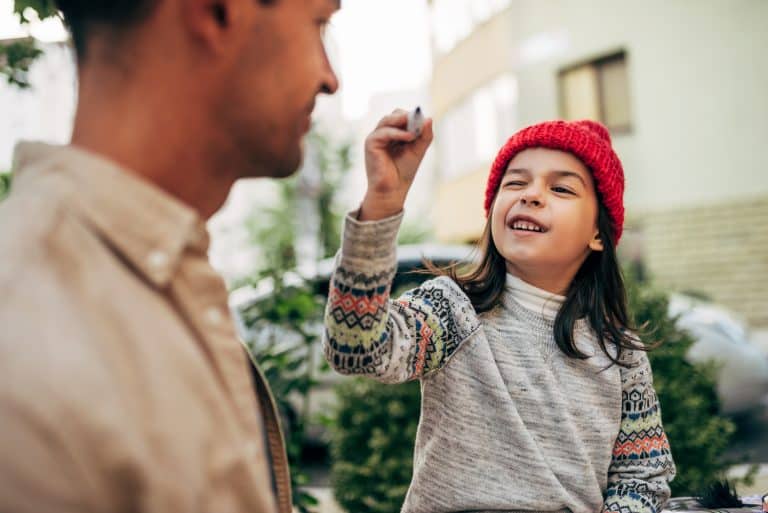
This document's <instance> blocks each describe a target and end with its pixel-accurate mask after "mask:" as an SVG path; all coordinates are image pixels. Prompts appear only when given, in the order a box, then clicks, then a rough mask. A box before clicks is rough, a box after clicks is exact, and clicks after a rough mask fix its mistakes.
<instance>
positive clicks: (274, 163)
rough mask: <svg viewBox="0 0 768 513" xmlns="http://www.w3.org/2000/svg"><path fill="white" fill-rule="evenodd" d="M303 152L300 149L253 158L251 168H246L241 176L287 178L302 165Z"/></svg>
mask: <svg viewBox="0 0 768 513" xmlns="http://www.w3.org/2000/svg"><path fill="white" fill-rule="evenodd" d="M302 160H303V154H302V152H301V151H300V150H297V151H295V152H294V153H293V154H291V155H282V156H279V157H278V156H271V157H268V158H264V156H263V155H261V156H257V157H255V158H253V160H252V163H253V164H252V165H251V166H249V169H244V170H243V173H242V174H241V176H240V178H287V177H289V176H292V175H294V174H296V172H297V171H298V170H299V168H300V167H301V164H302Z"/></svg>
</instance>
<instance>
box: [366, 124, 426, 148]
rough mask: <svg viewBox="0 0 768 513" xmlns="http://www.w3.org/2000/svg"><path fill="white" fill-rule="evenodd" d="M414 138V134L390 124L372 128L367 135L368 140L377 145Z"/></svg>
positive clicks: (406, 141)
mask: <svg viewBox="0 0 768 513" xmlns="http://www.w3.org/2000/svg"><path fill="white" fill-rule="evenodd" d="M414 139H416V134H414V133H412V132H409V131H407V130H402V129H400V128H395V127H391V126H382V127H379V128H377V129H376V130H374V131H373V132H372V133H371V135H370V136H369V140H370V141H371V142H373V143H375V144H376V145H377V146H378V145H381V146H384V145H387V144H389V143H391V142H405V143H408V142H412V141H413V140H414Z"/></svg>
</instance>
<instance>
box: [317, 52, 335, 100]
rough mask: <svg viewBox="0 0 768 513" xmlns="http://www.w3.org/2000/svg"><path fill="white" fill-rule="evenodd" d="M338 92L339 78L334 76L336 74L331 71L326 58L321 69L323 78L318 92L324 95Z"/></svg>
mask: <svg viewBox="0 0 768 513" xmlns="http://www.w3.org/2000/svg"><path fill="white" fill-rule="evenodd" d="M338 90H339V78H338V77H337V76H336V72H335V71H333V67H332V66H331V63H330V62H328V58H327V57H326V59H325V66H324V69H323V78H322V82H320V92H321V93H324V94H334V93H335V92H336V91H338Z"/></svg>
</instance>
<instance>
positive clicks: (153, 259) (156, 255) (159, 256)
mask: <svg viewBox="0 0 768 513" xmlns="http://www.w3.org/2000/svg"><path fill="white" fill-rule="evenodd" d="M147 262H149V266H150V267H151V268H152V269H155V270H160V269H162V268H163V267H165V266H167V265H168V255H167V254H166V253H164V252H162V251H158V250H155V251H152V252H151V253H150V254H149V256H148V257H147Z"/></svg>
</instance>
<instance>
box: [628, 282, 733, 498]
mask: <svg viewBox="0 0 768 513" xmlns="http://www.w3.org/2000/svg"><path fill="white" fill-rule="evenodd" d="M629 297H630V310H631V311H632V313H633V314H634V316H635V319H636V322H637V324H638V325H643V324H644V323H645V324H647V327H648V331H649V333H648V334H647V335H645V336H644V337H643V339H644V341H645V342H646V343H652V342H653V341H656V340H658V341H662V342H663V343H662V345H661V346H659V347H658V348H656V349H655V350H653V351H651V352H650V353H649V358H650V360H651V366H652V367H653V377H654V386H655V388H656V393H657V394H658V396H659V402H660V403H661V413H662V421H663V422H664V429H665V430H666V432H667V437H668V438H669V443H670V446H671V447H672V456H673V457H674V459H675V463H676V465H677V471H678V473H677V477H676V478H675V480H674V481H673V482H672V494H673V495H674V496H683V495H697V494H698V493H700V492H701V490H703V489H704V488H706V487H707V486H708V485H710V484H712V483H713V482H714V481H715V480H717V479H719V478H722V477H723V474H724V472H725V470H726V469H727V467H728V466H729V463H730V462H728V461H726V460H725V459H724V457H723V454H724V452H725V450H726V448H727V447H728V444H729V443H730V441H731V438H732V437H733V434H734V432H735V429H736V428H735V425H734V424H733V422H732V421H731V420H730V419H728V418H726V417H723V416H721V415H720V413H719V402H718V399H717V395H716V392H715V371H716V368H715V366H714V364H708V365H692V364H690V363H688V362H687V361H686V360H685V358H684V356H685V353H686V352H687V351H688V348H689V347H690V346H691V344H692V343H693V339H692V338H691V336H690V335H688V334H687V333H686V332H684V331H681V330H679V329H677V327H676V326H675V324H674V319H672V318H670V317H669V316H668V315H667V298H666V296H665V295H664V294H662V293H660V292H658V291H655V290H653V289H650V288H648V287H642V288H641V287H639V286H637V285H636V284H630V287H629Z"/></svg>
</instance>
